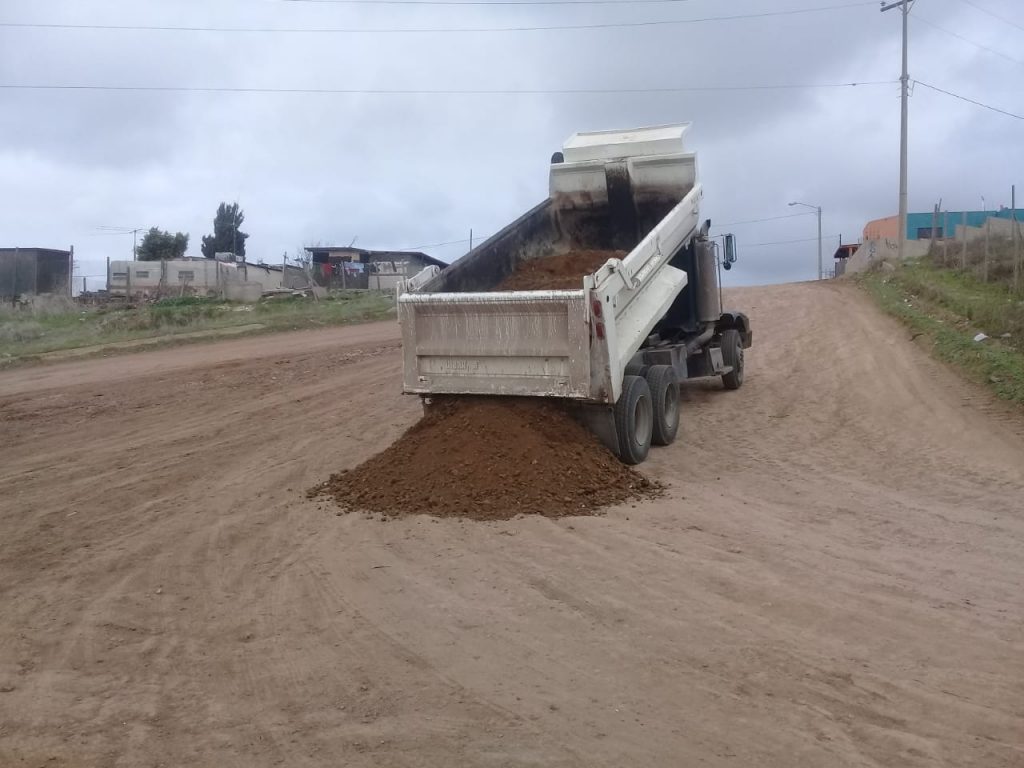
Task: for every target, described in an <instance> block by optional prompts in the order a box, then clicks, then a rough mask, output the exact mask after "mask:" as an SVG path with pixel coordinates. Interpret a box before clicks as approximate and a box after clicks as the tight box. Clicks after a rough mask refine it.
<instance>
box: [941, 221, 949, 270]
mask: <svg viewBox="0 0 1024 768" xmlns="http://www.w3.org/2000/svg"><path fill="white" fill-rule="evenodd" d="M942 266H944V267H948V266H949V216H948V215H947V213H946V212H944V213H943V214H942Z"/></svg>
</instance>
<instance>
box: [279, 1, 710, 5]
mask: <svg viewBox="0 0 1024 768" xmlns="http://www.w3.org/2000/svg"><path fill="white" fill-rule="evenodd" d="M277 2H281V3H305V4H318V5H319V4H322V5H449V6H458V5H469V6H489V5H498V6H510V5H512V6H515V5H662V4H669V5H674V4H676V3H688V2H691V0H277Z"/></svg>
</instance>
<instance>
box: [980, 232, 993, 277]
mask: <svg viewBox="0 0 1024 768" xmlns="http://www.w3.org/2000/svg"><path fill="white" fill-rule="evenodd" d="M991 223H992V217H991V216H988V217H986V218H985V261H984V263H983V266H982V268H981V279H982V280H983V281H984V282H986V283H987V282H988V260H989V232H991V230H992V227H991V226H990V225H991Z"/></svg>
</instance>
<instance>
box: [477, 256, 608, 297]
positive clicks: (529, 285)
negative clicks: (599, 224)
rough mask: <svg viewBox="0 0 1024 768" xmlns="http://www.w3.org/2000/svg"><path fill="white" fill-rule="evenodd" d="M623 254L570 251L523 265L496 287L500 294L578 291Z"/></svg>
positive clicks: (520, 264)
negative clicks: (604, 266) (610, 260)
mask: <svg viewBox="0 0 1024 768" xmlns="http://www.w3.org/2000/svg"><path fill="white" fill-rule="evenodd" d="M625 255H626V252H625V251H583V250H581V251H570V252H569V253H564V254H560V255H558V256H544V257H542V258H539V259H528V260H526V261H522V262H520V263H519V265H518V266H517V267H516V269H515V271H514V272H513V273H512V274H511V275H509V276H508V277H507V278H505V280H503V281H502V283H501V284H500V285H499V286H498V288H497V290H499V291H556V290H579V289H581V288H582V287H583V277H584V276H585V275H589V274H592V273H594V272H596V271H597V270H598V268H599V267H601V266H603V265H604V263H605V262H606V261H608V259H621V258H623V257H625Z"/></svg>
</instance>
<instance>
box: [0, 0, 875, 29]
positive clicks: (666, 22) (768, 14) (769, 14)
mask: <svg viewBox="0 0 1024 768" xmlns="http://www.w3.org/2000/svg"><path fill="white" fill-rule="evenodd" d="M865 5H874V2H873V0H867V2H856V3H843V4H839V5H826V6H821V7H817V8H796V9H790V10H785V11H764V12H762V13H743V14H734V15H731V16H705V17H703V18H694V19H657V20H653V21H623V22H602V23H596V24H553V25H547V26H533V27H419V28H406V29H396V28H393V27H378V28H360V27H321V28H313V27H191V26H169V25H149V24H56V23H41V22H8V21H5V22H0V28H8V29H70V30H112V31H118V32H221V33H230V34H236V33H246V34H249V33H253V34H271V33H273V34H318V35H324V34H328V35H330V34H362V35H366V34H375V35H376V34H425V33H429V34H449V33H485V32H548V31H565V30H574V29H579V30H584V29H623V28H635V27H658V26H677V25H683V24H703V23H707V22H713V21H737V20H741V19H766V18H773V17H779V16H796V15H798V14H805V13H822V12H824V11H836V10H841V9H845V8H859V7H862V6H865Z"/></svg>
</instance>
